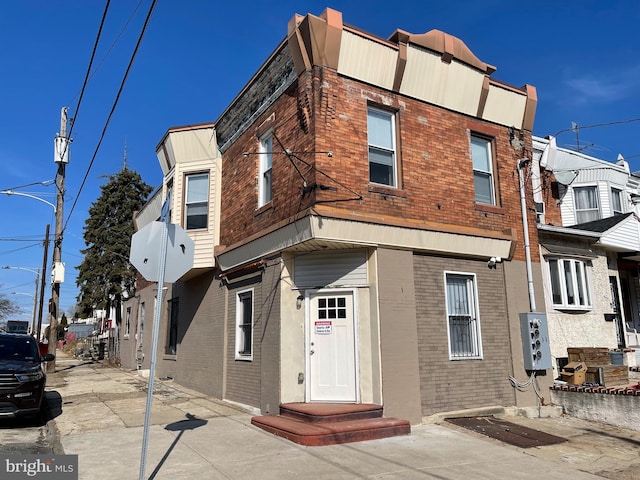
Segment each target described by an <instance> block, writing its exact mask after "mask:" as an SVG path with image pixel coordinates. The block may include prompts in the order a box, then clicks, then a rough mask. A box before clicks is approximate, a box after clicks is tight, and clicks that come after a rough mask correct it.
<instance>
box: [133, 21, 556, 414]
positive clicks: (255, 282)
mask: <svg viewBox="0 0 640 480" xmlns="http://www.w3.org/2000/svg"><path fill="white" fill-rule="evenodd" d="M494 71H495V68H494V67H493V66H491V65H489V64H487V63H485V62H483V61H481V60H479V59H478V58H477V57H475V56H474V55H473V53H472V52H471V50H470V49H469V48H467V46H466V45H465V44H464V43H463V42H462V41H461V40H460V39H457V38H455V37H453V36H451V35H449V34H446V33H444V32H441V31H438V30H432V31H430V32H428V33H425V34H411V33H408V32H404V31H401V30H397V31H396V32H394V33H393V34H392V35H391V36H390V37H389V38H388V39H383V38H378V37H376V36H373V35H371V34H368V33H366V32H363V31H360V30H358V29H357V28H354V27H351V26H349V25H347V24H344V23H343V21H342V15H341V13H340V12H337V11H335V10H331V9H327V10H326V11H325V12H323V13H322V14H321V15H320V16H314V15H306V16H299V15H296V16H294V17H293V18H292V19H291V21H290V22H289V25H288V34H287V36H286V38H285V39H284V40H283V42H282V43H281V44H280V45H279V46H278V47H277V48H276V49H275V50H274V52H273V54H272V55H271V56H270V58H269V59H267V61H266V62H265V63H264V65H263V66H262V67H261V69H260V70H259V71H258V72H256V74H255V75H254V76H253V77H252V79H251V80H250V81H249V83H248V84H247V85H246V86H245V87H244V88H243V89H242V91H241V92H240V93H239V94H238V96H237V97H236V98H235V100H234V101H233V102H232V103H231V104H230V105H229V107H228V108H227V109H226V110H225V111H224V112H223V113H222V114H221V115H220V117H219V118H218V120H217V121H216V122H215V123H214V124H213V127H212V128H213V131H212V132H209V138H210V139H211V138H213V139H214V140H215V142H216V148H215V149H214V150H215V151H212V152H210V155H209V157H210V159H209V163H207V162H206V161H205V162H201V163H198V164H197V168H192V169H191V170H185V171H181V172H179V169H178V167H175V169H174V170H172V168H173V167H171V168H168V169H165V185H164V187H163V192H165V193H166V192H167V191H168V190H169V189H172V188H173V189H174V190H175V189H182V190H179V191H180V192H183V193H180V194H179V195H175V196H174V197H173V200H172V221H175V222H176V223H181V224H185V221H187V218H188V215H187V213H186V212H188V211H189V209H190V208H196V207H197V206H198V205H197V202H196V203H195V204H194V203H193V202H192V201H190V200H189V198H188V197H189V195H188V191H189V189H188V185H187V184H188V181H189V178H190V176H191V175H202V174H206V175H207V180H208V182H209V183H208V186H209V195H208V197H207V198H206V201H205V203H206V204H207V206H208V208H209V216H208V222H211V223H206V222H205V223H202V224H200V225H199V227H198V228H191V229H190V228H187V231H188V232H189V233H190V234H192V235H197V234H201V235H202V234H204V233H205V232H207V231H208V230H209V229H215V233H214V235H212V236H210V237H206V240H202V241H200V242H199V241H198V240H197V239H195V240H196V244H197V245H198V244H199V243H203V244H205V245H207V246H211V245H214V247H213V248H212V250H211V251H212V253H214V256H215V261H214V262H212V261H210V259H209V258H208V257H207V258H206V259H205V258H204V251H206V250H207V249H206V248H205V249H203V250H202V252H203V253H202V255H203V259H202V261H201V262H200V263H198V262H196V264H195V265H194V269H193V271H192V272H189V274H187V275H186V276H185V278H183V279H181V281H180V282H177V283H176V284H174V285H173V288H172V290H171V291H170V294H169V296H170V298H171V299H172V300H171V301H172V302H174V303H175V305H174V304H172V305H174V312H175V311H176V310H177V307H175V306H176V305H178V304H179V305H180V310H179V313H175V314H174V317H175V319H174V328H175V330H176V332H177V333H176V336H175V342H174V343H175V351H173V352H172V354H171V355H169V356H168V357H166V358H163V359H162V361H161V362H160V363H159V372H160V373H159V375H160V376H163V375H169V373H170V374H171V376H173V377H174V378H175V379H176V381H178V382H181V383H184V384H186V385H188V386H191V387H194V388H198V389H200V390H202V391H205V392H207V393H210V394H212V395H215V396H218V397H219V398H223V399H226V400H230V401H233V402H237V403H240V404H244V405H248V406H252V407H255V408H256V409H257V410H259V411H261V412H262V413H264V414H272V413H277V412H278V407H279V405H280V404H281V403H292V402H342V403H345V402H346V403H372V404H377V405H383V407H384V412H385V415H387V416H396V417H403V418H406V419H409V420H410V421H411V422H412V423H419V422H420V421H421V420H422V418H423V417H425V416H429V415H433V414H436V413H442V412H446V411H453V410H464V409H472V408H479V407H489V406H496V405H499V406H520V407H527V406H535V405H537V404H538V403H539V402H540V399H538V398H537V397H536V395H535V394H534V392H533V391H521V389H517V388H514V385H513V383H512V382H510V379H511V380H513V379H514V378H516V379H518V378H519V379H526V378H527V376H529V375H530V374H531V372H530V371H526V370H525V362H524V359H523V357H524V354H523V345H522V341H521V331H520V320H519V314H520V313H523V312H529V311H530V309H531V304H532V299H537V300H538V302H537V305H540V306H541V308H540V309H541V310H542V311H544V308H543V307H542V306H543V305H544V303H543V302H544V299H543V296H542V295H541V292H542V288H541V282H542V280H541V271H540V263H539V262H540V257H539V252H538V242H537V236H536V229H535V225H536V218H535V209H534V205H533V200H532V198H531V196H530V195H527V200H526V201H527V202H528V203H527V205H526V212H530V213H529V214H528V215H527V218H526V223H523V219H522V204H521V193H522V192H521V188H520V186H519V183H518V168H519V166H521V165H525V164H526V162H522V159H527V158H529V159H530V158H531V154H532V147H531V145H532V139H531V130H532V125H533V119H534V114H535V107H536V101H537V100H536V92H535V88H534V87H531V86H528V85H527V86H524V87H521V88H516V87H513V86H510V85H506V84H504V83H502V82H500V81H498V80H495V79H493V78H492V76H491V75H492V74H493V73H494ZM207 128H208V127H207ZM183 130H184V131H188V130H189V128H185V129H183ZM172 135H173V133H172V131H170V132H169V134H168V136H167V137H166V139H165V140H164V141H163V142H161V145H160V146H159V149H158V151H159V159H160V160H161V164H163V161H164V159H166V158H170V157H172V155H173V156H175V159H176V162H175V163H176V165H179V164H180V155H182V154H184V152H185V149H183V150H180V151H178V150H175V148H174V147H175V145H176V144H175V143H174V142H172V141H171V136H172ZM165 147H167V148H165ZM167 152H173V153H172V154H169V155H168V154H167ZM174 154H175V155H174ZM523 168H526V167H523ZM163 169H164V167H163ZM174 172H179V173H174ZM214 172H219V177H218V175H217V173H216V174H214ZM216 182H219V184H218V183H216ZM212 191H215V192H216V193H215V194H213V193H211V192H212ZM165 196H166V195H165ZM196 217H197V215H196ZM194 218H195V217H194ZM196 223H197V222H196ZM185 225H186V224H185ZM213 225H215V227H214V226H213ZM525 225H526V229H525ZM525 230H528V232H529V236H530V237H531V239H530V240H531V241H528V240H529V239H527V238H526V237H525V235H524V231H525ZM207 242H208V243H207ZM211 242H213V243H211ZM207 248H208V247H207ZM196 251H199V250H198V247H196ZM528 252H530V256H528V255H527V253H528ZM527 287H529V289H528V288H527ZM141 295H142V293H141ZM538 297H539V298H538ZM183 305H184V309H183ZM166 318H168V319H169V321H167V320H166V319H165V320H164V322H165V323H163V324H162V327H161V328H163V329H165V328H166V329H168V330H170V329H171V328H170V323H171V314H170V312H167V315H166ZM168 330H167V331H168ZM163 331H164V330H161V332H163ZM161 338H162V335H161ZM167 338H170V336H167ZM205 345H206V346H205ZM196 347H198V348H207V351H202V350H201V351H199V354H198V355H196V354H194V348H196ZM196 358H198V360H196ZM198 362H199V363H198ZM168 372H169V373H168ZM546 373H547V372H546V371H545V370H542V371H539V372H538V380H539V381H540V382H542V383H543V384H545V383H546V384H550V383H551V381H552V378H551V376H550V375H546V376H545V374H546Z"/></svg>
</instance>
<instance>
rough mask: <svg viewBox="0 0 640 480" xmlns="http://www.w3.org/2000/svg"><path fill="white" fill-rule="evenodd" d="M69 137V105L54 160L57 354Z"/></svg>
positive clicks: (52, 340)
mask: <svg viewBox="0 0 640 480" xmlns="http://www.w3.org/2000/svg"><path fill="white" fill-rule="evenodd" d="M70 143H71V142H70V141H69V139H68V138H67V107H62V110H61V112H60V133H59V134H58V135H56V138H55V140H54V158H53V161H54V162H55V163H56V164H57V165H58V173H57V174H56V194H57V195H56V196H57V201H56V231H55V234H54V237H53V270H52V277H53V278H52V281H53V284H52V287H51V303H50V305H49V347H48V352H49V353H51V354H53V355H55V354H56V348H57V345H58V310H59V307H60V284H61V283H62V282H64V264H63V263H62V217H63V212H62V209H63V207H64V193H65V191H64V177H65V169H66V166H67V163H69V145H70ZM55 370H56V362H55V360H54V361H52V362H49V363H48V364H47V371H48V372H55Z"/></svg>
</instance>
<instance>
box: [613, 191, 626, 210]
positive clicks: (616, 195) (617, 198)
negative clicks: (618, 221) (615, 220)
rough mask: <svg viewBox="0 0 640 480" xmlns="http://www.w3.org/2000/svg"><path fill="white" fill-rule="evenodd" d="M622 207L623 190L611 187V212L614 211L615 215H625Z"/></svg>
mask: <svg viewBox="0 0 640 480" xmlns="http://www.w3.org/2000/svg"><path fill="white" fill-rule="evenodd" d="M622 205H623V203H622V190H620V189H619V188H614V187H611V210H613V214H614V215H617V214H619V213H624V208H623V207H622Z"/></svg>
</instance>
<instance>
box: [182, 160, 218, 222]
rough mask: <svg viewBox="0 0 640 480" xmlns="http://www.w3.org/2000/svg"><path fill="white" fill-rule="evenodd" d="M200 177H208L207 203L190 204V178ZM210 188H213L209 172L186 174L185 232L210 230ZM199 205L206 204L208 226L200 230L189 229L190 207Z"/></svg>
mask: <svg viewBox="0 0 640 480" xmlns="http://www.w3.org/2000/svg"><path fill="white" fill-rule="evenodd" d="M200 176H206V177H207V197H206V201H204V202H202V201H199V202H191V203H189V202H188V201H187V199H188V198H189V179H190V178H194V177H200ZM210 188H211V175H210V174H209V172H189V173H185V177H184V192H185V193H184V220H183V222H184V225H183V227H184V229H185V230H189V231H194V230H207V229H208V228H209V214H210V212H209V208H210V207H209V197H210V195H211V192H210ZM191 204H193V205H197V204H206V209H207V222H206V223H207V225H206V226H204V227H198V228H190V229H188V228H187V221H188V219H189V217H188V210H189V209H188V207H189V205H191Z"/></svg>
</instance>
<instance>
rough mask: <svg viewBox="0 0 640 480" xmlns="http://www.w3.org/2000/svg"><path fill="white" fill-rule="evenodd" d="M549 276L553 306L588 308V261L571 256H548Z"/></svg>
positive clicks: (589, 299)
mask: <svg viewBox="0 0 640 480" xmlns="http://www.w3.org/2000/svg"><path fill="white" fill-rule="evenodd" d="M547 263H548V265H549V277H550V280H551V297H552V303H553V306H554V307H556V308H567V309H590V308H591V293H590V291H589V275H588V268H587V267H588V263H587V262H585V261H583V260H579V259H572V258H549V259H547Z"/></svg>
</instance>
